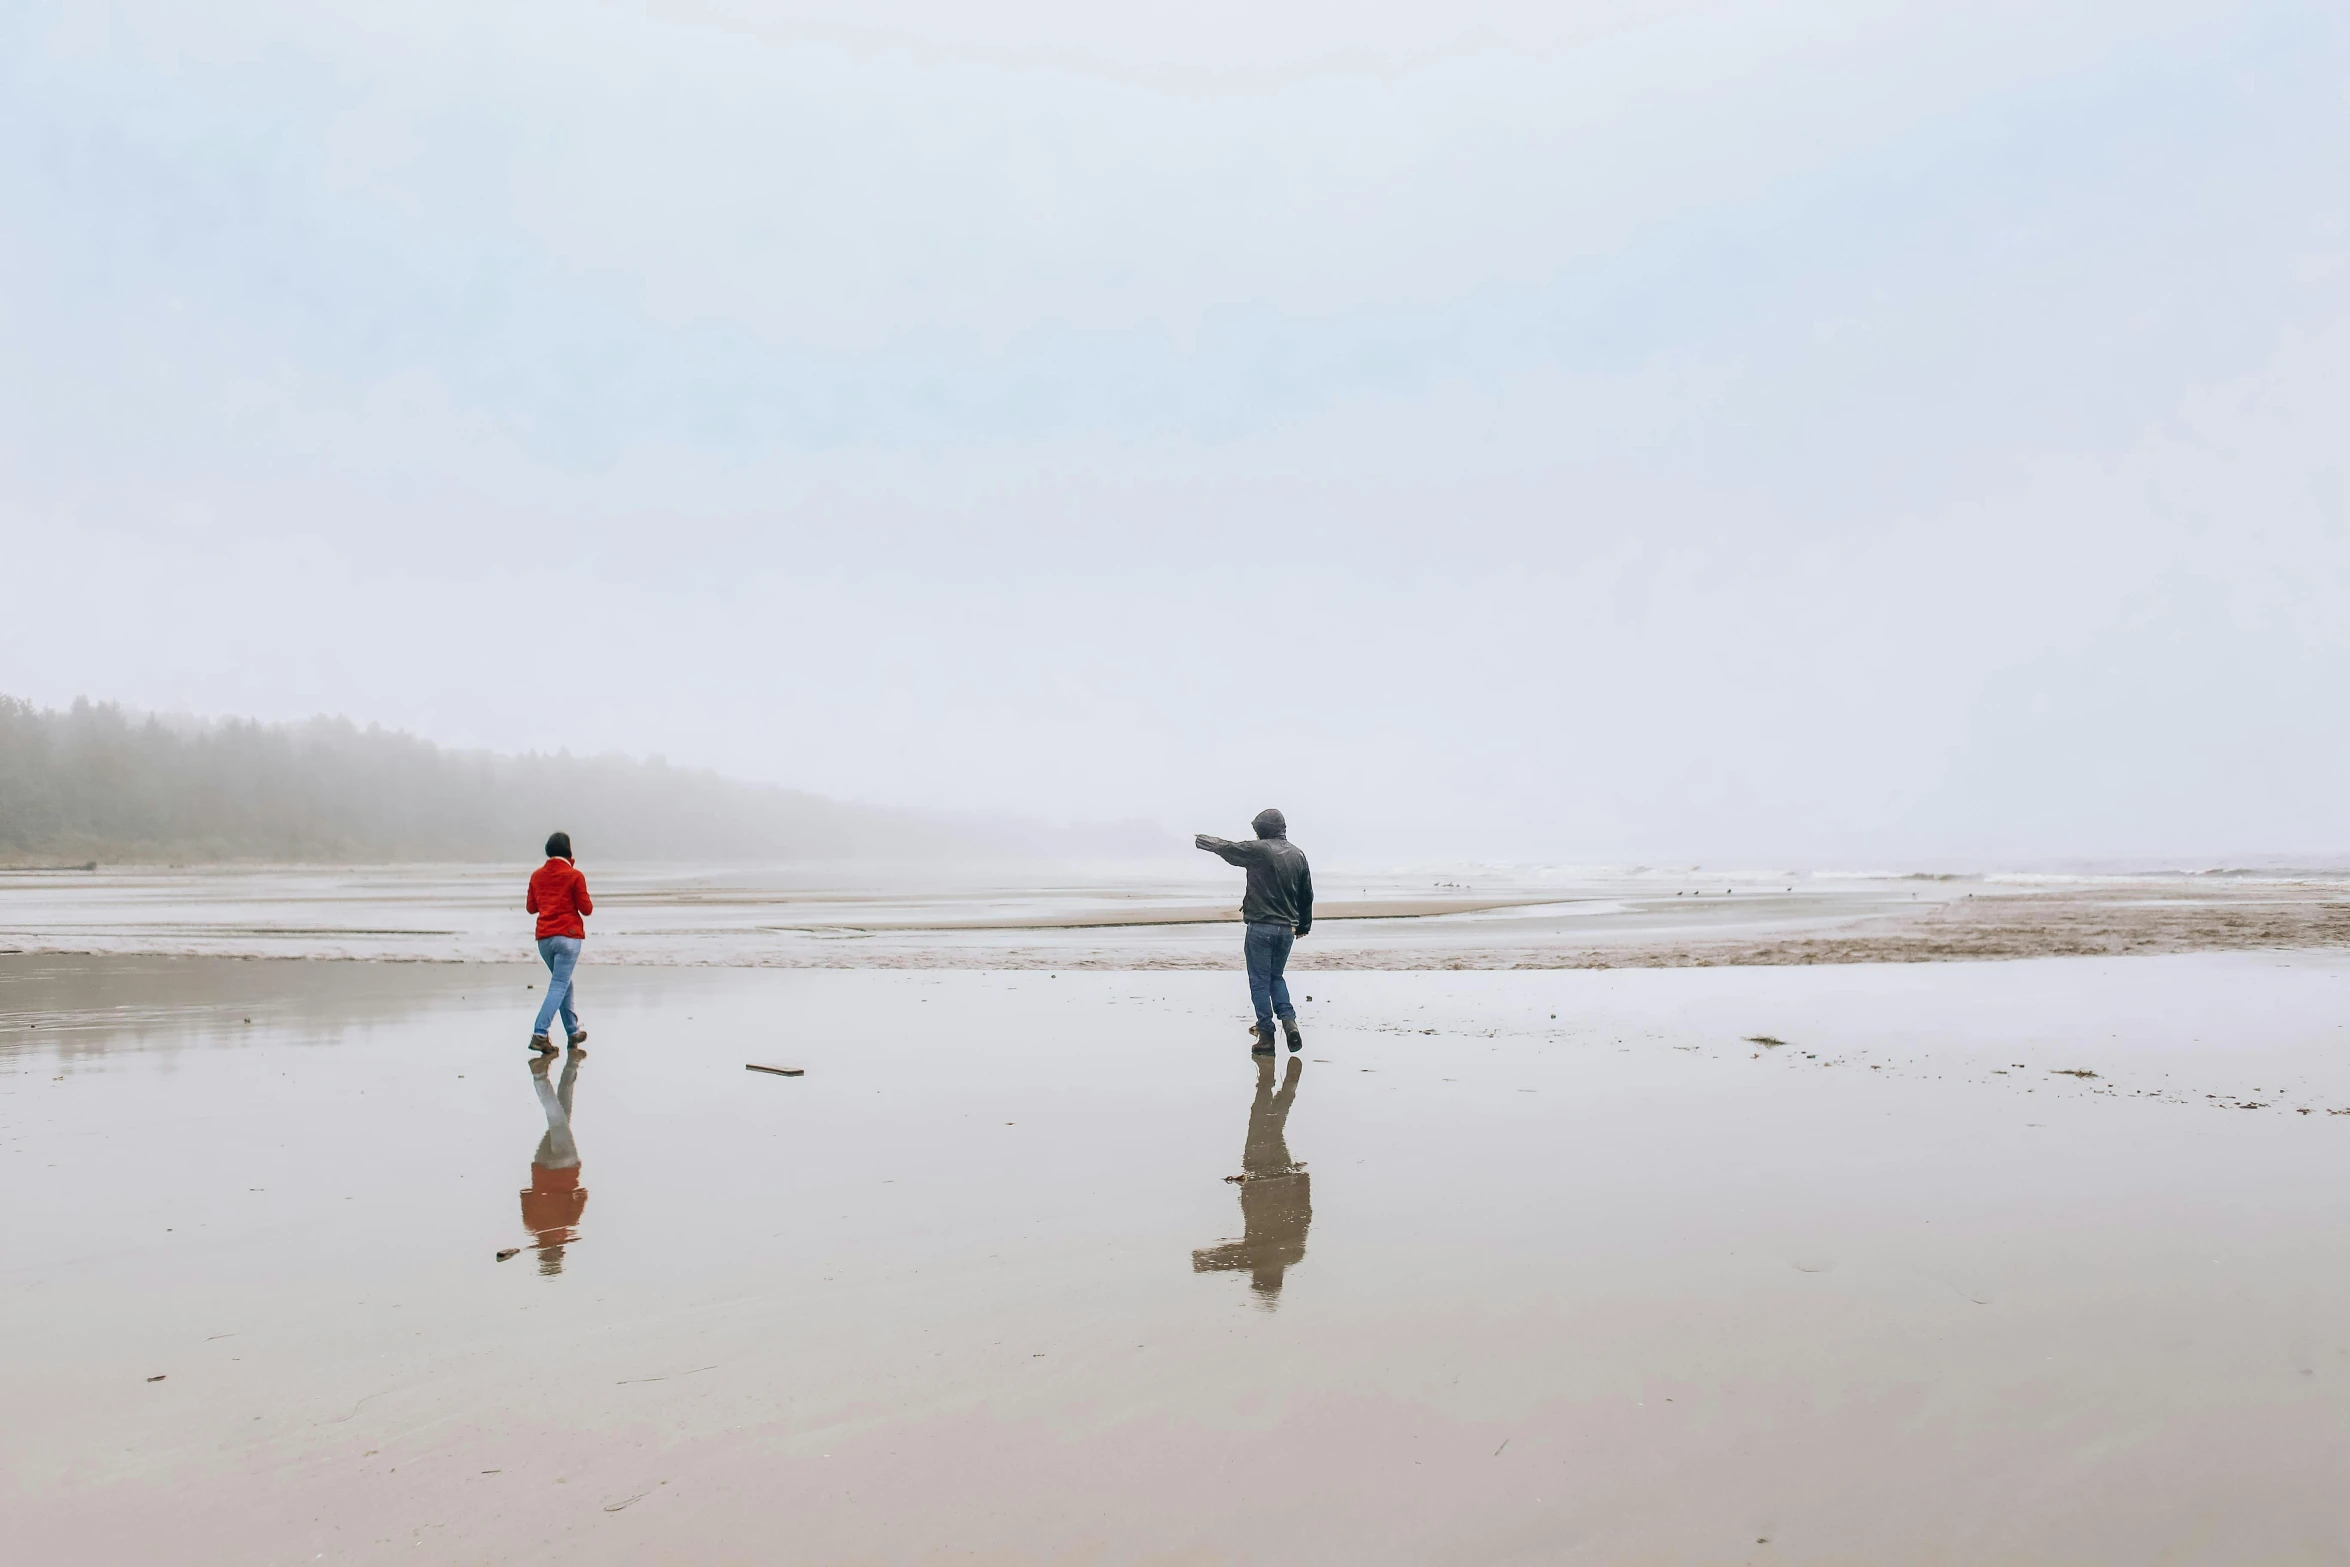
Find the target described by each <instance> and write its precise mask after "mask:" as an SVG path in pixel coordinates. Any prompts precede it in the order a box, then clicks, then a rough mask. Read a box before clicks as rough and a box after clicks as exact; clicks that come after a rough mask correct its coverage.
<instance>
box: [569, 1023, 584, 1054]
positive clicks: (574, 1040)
mask: <svg viewBox="0 0 2350 1567" xmlns="http://www.w3.org/2000/svg"><path fill="white" fill-rule="evenodd" d="M586 1043H587V1030H586V1029H584V1028H583V1029H581V1030H580V1031H579V1032H578V1033H576V1034H574V1035H572V1036H571V1048H572V1049H574V1050H577V1049H578V1048H579V1047H580V1046H582V1045H584V1044H586Z"/></svg>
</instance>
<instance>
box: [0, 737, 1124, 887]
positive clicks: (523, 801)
mask: <svg viewBox="0 0 2350 1567" xmlns="http://www.w3.org/2000/svg"><path fill="white" fill-rule="evenodd" d="M557 827H560V828H563V829H564V830H566V831H568V832H569V833H570V834H571V835H572V837H573V839H574V840H575V842H576V843H577V844H578V846H579V851H580V853H581V854H582V855H583V856H591V855H592V856H593V858H594V859H595V860H597V861H600V862H603V863H610V862H612V861H615V860H691V861H712V862H729V861H731V862H759V861H775V860H806V859H837V858H860V859H869V858H892V859H898V858H926V857H933V856H938V855H971V854H988V853H1003V852H1021V851H1029V852H1034V851H1035V850H1037V849H1039V848H1044V847H1047V846H1048V843H1047V842H1040V841H1039V839H1040V838H1045V837H1048V835H1043V834H1041V833H1040V832H1039V831H1038V830H1035V829H1027V830H1023V829H1022V828H1021V827H1020V826H1019V825H1018V824H1002V825H1001V826H1000V827H998V826H993V825H991V824H988V823H984V822H973V823H970V824H960V823H957V822H954V821H950V820H947V819H943V818H929V817H923V816H919V815H915V814H913V813H896V812H889V811H882V810H874V809H867V808H862V807H857V806H850V805H843V804H840V803H838V802H836V801H831V800H826V799H822V798H819V797H817V796H815V795H809V794H802V793H798V792H796V791H793V790H788V789H779V788H772V787H766V786H760V785H752V784H742V783H736V782H733V781H730V780H728V779H724V778H721V777H719V776H718V775H716V774H715V773H708V772H698V771H691V770H687V769H681V768H675V767H670V766H667V765H665V764H663V763H661V762H639V761H633V760H629V759H625V758H610V757H595V758H585V757H574V756H569V755H556V756H538V755H531V756H500V755H494V754H491V753H488V752H476V751H452V750H444V749H442V748H441V747H439V746H436V745H433V744H431V743H430V742H428V741H424V740H419V739H417V738H415V737H414V736H412V735H407V734H397V733H392V732H389V731H386V730H382V729H376V728H366V729H362V728H359V727H358V726H356V725H354V724H351V723H349V722H347V721H345V720H342V719H328V718H317V719H312V720H310V721H308V722H305V723H298V724H260V723H248V722H241V721H225V722H206V723H179V722H168V721H164V720H160V719H156V718H151V717H142V716H137V715H133V714H130V713H126V712H124V711H123V710H122V709H121V708H119V707H115V706H112V705H110V704H91V703H88V702H76V703H75V704H74V705H73V707H72V708H71V709H69V710H67V711H63V712H58V711H49V710H41V709H37V708H34V707H32V706H31V705H29V704H27V703H24V702H20V701H16V700H14V699H12V698H7V697H0V863H11V864H18V865H23V864H79V863H82V862H84V861H88V860H92V859H95V860H98V861H101V862H110V861H174V862H197V861H215V860H296V861H330V862H331V861H345V862H349V861H371V860H475V859H491V860H514V859H528V858H531V857H532V856H534V855H535V854H536V853H537V851H538V847H539V844H540V843H541V842H542V841H543V840H544V839H545V837H546V835H547V833H548V832H549V831H550V830H552V829H554V828H557ZM1092 848H1093V850H1094V851H1095V852H1100V850H1101V848H1102V845H1101V844H1098V843H1097V844H1094V845H1093V846H1092Z"/></svg>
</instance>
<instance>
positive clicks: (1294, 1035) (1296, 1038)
mask: <svg viewBox="0 0 2350 1567" xmlns="http://www.w3.org/2000/svg"><path fill="white" fill-rule="evenodd" d="M1281 1030H1282V1032H1283V1033H1285V1034H1287V1035H1288V1036H1289V1053H1290V1054H1291V1055H1296V1054H1297V1053H1298V1052H1299V1051H1300V1050H1303V1049H1305V1047H1306V1036H1305V1035H1304V1034H1302V1033H1299V1032H1298V1027H1297V1019H1296V1018H1286V1019H1284V1020H1283V1021H1282V1024H1281Z"/></svg>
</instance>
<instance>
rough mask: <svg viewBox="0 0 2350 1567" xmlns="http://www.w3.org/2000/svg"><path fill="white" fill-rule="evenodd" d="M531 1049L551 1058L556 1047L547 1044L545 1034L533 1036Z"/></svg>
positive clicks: (531, 1037)
mask: <svg viewBox="0 0 2350 1567" xmlns="http://www.w3.org/2000/svg"><path fill="white" fill-rule="evenodd" d="M530 1048H531V1049H533V1050H535V1051H537V1052H538V1053H539V1054H540V1055H543V1056H551V1055H553V1054H554V1053H555V1047H554V1046H553V1045H550V1044H548V1043H547V1036H546V1035H544V1034H533V1035H531V1036H530Z"/></svg>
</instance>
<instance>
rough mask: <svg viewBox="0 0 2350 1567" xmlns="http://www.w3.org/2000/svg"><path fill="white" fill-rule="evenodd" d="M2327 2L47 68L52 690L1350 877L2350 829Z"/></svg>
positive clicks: (42, 571) (45, 675)
mask: <svg viewBox="0 0 2350 1567" xmlns="http://www.w3.org/2000/svg"><path fill="white" fill-rule="evenodd" d="M2346 81H2350V20H2346V18H2345V15H2344V13H2343V11H2342V9H2341V8H2340V7H2339V6H2338V5H2328V4H2322V3H2314V0H2313V3H2297V0H2233V3H2228V4H2220V3H2217V0H2209V3H2203V0H2177V3H2173V0H2129V3H2122V0H2069V3H2068V0H2056V3H2047V0H2041V3H2035V4H2031V5H2025V4H2021V3H2011V0H1987V3H1984V4H1979V5H1973V6H1968V7H1963V8H1961V7H1923V6H1912V5H1897V4H1884V3H1867V0H1841V3H1827V0H1791V3H1781V4H1772V5H1767V6H1766V5H1739V4H1695V3H1691V4H1670V3H1664V4H1653V5H1650V4H1641V3H1638V0H1613V3H1609V4H1604V5H1595V6H1581V7H1578V6H1572V5H1569V6H1549V7H1534V6H1517V5H1510V4H1503V3H1498V0H1469V3H1461V4H1449V5H1446V6H1443V7H1441V8H1438V7H1432V6H1430V7H1415V6H1401V5H1396V6H1385V7H1379V6H1373V7H1367V8H1366V7H1339V6H1334V5H1322V4H1308V3H1298V0H1290V3H1275V4H1270V5H1260V6H1250V7H1247V8H1242V7H1240V6H1238V5H1225V4H1216V5H1205V6H1202V5H1189V6H1185V7H1181V8H1177V7H1172V6H1163V7H1140V8H1137V7H1124V8H1119V11H1118V12H1117V14H1116V16H1115V17H1114V18H1113V17H1110V16H1108V15H1105V14H1099V13H1097V9H1096V8H1089V7H1081V6H1075V5H1059V4H1049V3H1042V0H1036V3H1029V4H1020V5H1010V6H999V7H988V8H984V15H982V14H980V13H979V12H977V11H974V10H973V8H968V7H949V6H945V5H931V4H923V3H919V0H868V3H862V4H859V5H856V6H850V5H847V4H845V3H842V0H801V3H792V0H780V3H775V4H760V3H756V0H705V3H693V4H674V5H664V6H654V7H645V8H622V7H611V6H590V7H579V6H558V5H554V4H551V3H541V0H520V3H516V4H511V5H505V6H500V7H496V8H492V9H484V8H481V7H478V6H459V5H454V4H437V3H431V0H426V3H422V4H418V5H414V6H406V7H400V8H396V9H393V10H380V9H369V8H360V7H353V6H326V7H317V6H294V5H281V4H271V3H247V0H221V3H218V4H213V5H207V6H205V7H201V8H198V9H196V10H190V9H188V8H184V7H172V6H164V5H152V4H138V3H131V4H124V5H119V6H112V7H107V8H103V9H100V8H93V7H85V6H67V5H59V4H42V3H37V0H28V3H20V4H8V5H0V204H4V207H5V211H6V212H7V215H8V216H7V225H6V230H5V235H6V237H5V241H4V242H0V342H4V344H5V363H6V364H7V366H8V372H7V374H6V375H5V376H0V555H4V557H5V559H6V560H7V561H8V563H9V569H8V571H7V573H6V580H7V582H8V584H9V602H8V610H7V613H6V614H5V615H0V690H5V691H8V692H10V693H12V694H15V695H17V696H21V697H24V698H27V699H30V700H31V701H33V702H35V703H38V704H43V705H49V706H62V705H63V704H65V703H68V702H70V701H71V700H72V699H73V698H74V697H75V696H77V695H81V694H87V695H89V696H91V697H93V698H100V699H111V700H117V701H121V702H123V703H125V704H127V705H129V706H131V707H133V708H136V709H142V710H155V711H164V712H185V713H193V714H203V715H216V716H246V717H253V718H259V719H263V720H269V721H293V720H303V719H307V718H309V717H310V716H312V715H314V714H319V713H328V714H342V715H347V716H348V717H350V718H352V719H354V720H356V721H357V722H359V723H360V724H362V725H364V724H367V723H380V724H383V725H386V726H389V727H392V728H396V729H403V730H407V731H410V732H412V733H414V734H417V735H420V736H423V737H425V738H428V739H430V740H433V741H436V742H439V743H440V744H442V745H445V746H451V747H458V748H472V749H484V750H494V751H498V752H502V753H509V754H512V753H521V752H527V751H534V750H535V751H543V752H552V751H556V750H559V749H563V748H568V749H570V750H571V751H573V752H575V753H579V754H596V753H601V752H606V751H620V752H626V753H630V754H633V755H639V756H643V755H652V754H658V755H662V756H665V757H666V758H668V759H669V761H670V762H672V763H674V764H676V765H677V766H679V767H681V768H710V769H715V770H717V771H718V772H720V773H723V774H725V775H727V776H729V777H732V778H736V779H741V780H746V781H752V782H764V783H775V784H781V785H785V786H788V787H791V788H796V789H802V790H807V791H812V792H814V793H816V794H820V795H824V796H829V797H832V798H836V799H842V800H855V801H863V802H871V803H873V804H876V805H881V806H891V807H903V808H917V809H925V810H938V809H949V810H969V811H980V812H1012V813H1018V814H1020V815H1024V816H1029V817H1042V818H1046V819H1049V820H1061V821H1093V822H1102V821H1120V820H1127V819H1132V818H1142V819H1146V820H1149V821H1152V822H1156V823H1162V824H1164V825H1166V826H1167V827H1168V828H1169V829H1170V830H1173V831H1177V832H1189V831H1191V830H1195V829H1204V830H1214V831H1220V832H1225V833H1231V832H1234V831H1237V830H1239V829H1240V828H1241V826H1242V824H1244V823H1245V822H1246V820H1247V818H1248V816H1249V815H1250V814H1252V813H1253V812H1254V811H1255V810H1256V809H1257V808H1259V807H1261V806H1263V805H1266V804H1269V803H1277V804H1279V805H1281V806H1282V807H1283V808H1284V809H1285V810H1287V811H1288V812H1289V814H1290V818H1291V820H1292V822H1293V824H1294V826H1295V830H1296V833H1297V836H1298V838H1299V839H1300V841H1301V842H1304V843H1306V844H1307V845H1308V846H1309V847H1311V848H1314V849H1315V850H1317V852H1331V853H1343V854H1346V855H1350V856H1354V857H1357V858H1361V859H1365V860H1377V861H1380V862H1392V861H1394V860H1397V859H1401V858H1404V857H1408V856H1420V855H1430V856H1435V855H1459V856H1479V857H1493V858H1504V859H1511V860H1536V859H1546V858H1569V859H1573V860H1576V861H1578V862H1581V863H1600V862H1608V861H1615V862H1626V861H1634V860H1649V859H1652V858H1654V857H1659V856H1678V857H1681V858H1684V859H1691V860H1694V859H1701V858H1708V857H1713V856H1752V857H1756V858H1757V859H1767V860H1769V861H1770V862H1772V863H1777V862H1779V861H1781V860H1783V861H1784V862H1785V863H1789V864H1810V865H1822V864H1827V865H1845V866H1858V865H1866V866H1885V867H1906V866H1912V865H1917V864H1921V863H1928V862H1934V863H1941V862H1950V863H1958V862H1966V863H1988V862H2009V863H2015V862H2025V861H2044V860H2048V859H2052V858H2067V857H2094V856H2135V855H2148V856H2156V857H2163V858H2166V859H2170V858H2183V859H2186V860H2190V861H2195V860H2200V861H2203V862H2205V863H2225V862H2228V861H2230V860H2231V859H2232V858H2234V857H2240V856H2248V855H2258V854H2264V853H2265V854H2279V855H2285V854H2296V853H2312V852H2321V851H2324V850H2326V849H2328V848H2330V847H2332V846H2335V845H2338V844H2339V843H2340V842H2341V841H2342V839H2343V837H2344V835H2345V828H2350V805H2346V803H2345V802H2346V801H2350V792H2346V791H2345V790H2344V788H2343V787H2342V779H2343V773H2344V765H2345V762H2346V761H2350V755H2346V754H2345V751H2346V741H2345V732H2344V730H2343V728H2342V726H2341V725H2340V724H2338V723H2336V722H2333V721H2332V718H2331V715H2332V714H2333V713H2334V711H2335V710H2336V708H2337V706H2338V693H2339V692H2340V691H2341V689H2342V688H2343V687H2344V685H2345V681H2346V679H2350V632H2346V630H2345V627H2344V618H2343V616H2342V614H2341V613H2340V606H2341V604H2342V602H2343V597H2344V592H2345V589H2346V588H2350V480H2346V477H2345V472H2344V467H2345V458H2344V457H2343V455H2342V435H2343V431H2344V429H2345V416H2346V415H2350V98H2346V92H2345V85H2344V84H2345V82H2346Z"/></svg>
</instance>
